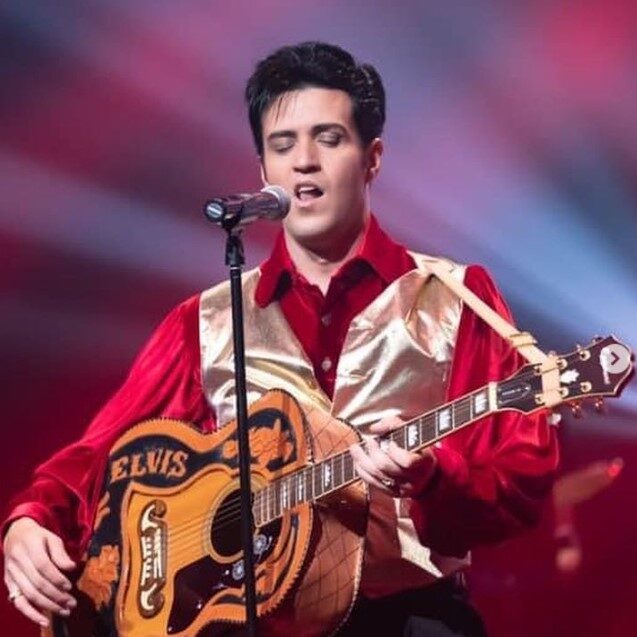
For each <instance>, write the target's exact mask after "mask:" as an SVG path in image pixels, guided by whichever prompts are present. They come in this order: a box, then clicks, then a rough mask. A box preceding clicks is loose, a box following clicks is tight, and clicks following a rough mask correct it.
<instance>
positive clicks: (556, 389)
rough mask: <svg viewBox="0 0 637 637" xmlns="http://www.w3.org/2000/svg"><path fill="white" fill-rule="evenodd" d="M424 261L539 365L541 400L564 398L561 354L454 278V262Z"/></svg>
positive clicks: (554, 402)
mask: <svg viewBox="0 0 637 637" xmlns="http://www.w3.org/2000/svg"><path fill="white" fill-rule="evenodd" d="M424 262H425V264H426V266H427V267H428V268H429V269H430V270H431V272H432V273H433V274H434V275H435V276H436V277H438V278H439V279H440V280H441V281H442V282H443V283H444V284H445V285H446V286H447V287H448V288H449V289H450V290H452V291H453V292H454V293H455V294H457V295H458V297H459V298H460V299H462V301H463V302H464V303H466V304H467V305H468V306H469V307H470V308H471V309H472V310H473V311H474V312H475V313H476V314H477V315H478V316H479V317H480V318H481V319H482V320H483V321H484V322H485V323H486V324H487V325H489V326H490V327H491V328H492V329H493V330H495V331H496V332H497V333H498V334H499V335H500V336H501V337H502V338H503V339H504V340H506V341H507V342H508V343H510V344H511V346H512V347H515V348H516V349H517V350H518V352H519V353H520V354H521V355H522V356H523V357H524V358H525V359H526V360H527V361H529V363H531V364H532V365H536V366H537V367H538V373H540V374H541V375H542V395H541V396H540V397H539V398H538V400H541V401H542V402H541V403H540V404H542V405H544V406H545V407H548V408H550V407H553V406H555V405H557V404H558V403H561V402H562V400H563V398H562V396H561V394H560V370H559V367H558V357H557V356H556V355H555V354H545V353H544V352H543V351H542V350H541V349H540V348H539V347H536V343H537V341H536V340H535V338H533V335H532V334H531V333H529V332H520V331H519V330H518V329H517V328H516V327H515V326H514V325H511V323H509V322H508V321H505V320H504V319H503V318H502V317H501V316H500V315H499V314H498V313H497V312H495V311H494V310H492V309H491V308H490V307H489V306H488V305H487V304H486V303H485V302H484V301H483V300H482V299H480V298H478V297H477V296H476V295H475V294H474V293H473V292H472V291H471V290H470V289H469V288H467V287H466V286H465V285H463V284H462V283H461V282H460V281H458V280H457V279H456V278H454V277H453V275H452V274H451V272H452V270H453V269H454V266H453V264H452V263H451V262H449V261H447V260H445V259H435V258H433V257H426V258H425V259H424Z"/></svg>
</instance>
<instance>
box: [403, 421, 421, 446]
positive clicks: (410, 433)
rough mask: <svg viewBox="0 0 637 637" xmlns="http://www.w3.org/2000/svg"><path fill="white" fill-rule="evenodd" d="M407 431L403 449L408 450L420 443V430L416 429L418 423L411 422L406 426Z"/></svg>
mask: <svg viewBox="0 0 637 637" xmlns="http://www.w3.org/2000/svg"><path fill="white" fill-rule="evenodd" d="M406 431H407V441H406V443H405V449H407V451H410V450H411V449H414V448H415V447H418V446H419V445H420V435H419V434H420V432H419V430H418V425H417V424H416V423H411V424H409V425H407V427H406Z"/></svg>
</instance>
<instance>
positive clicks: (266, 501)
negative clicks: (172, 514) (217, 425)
mask: <svg viewBox="0 0 637 637" xmlns="http://www.w3.org/2000/svg"><path fill="white" fill-rule="evenodd" d="M467 402H468V401H467ZM461 408H462V409H461ZM463 412H467V413H463ZM470 415H471V409H470V407H469V405H467V404H465V405H463V404H461V403H458V404H457V405H456V408H454V416H455V417H456V418H458V417H460V419H462V420H464V418H466V416H470ZM416 423H418V424H419V425H420V427H421V428H422V427H423V426H428V429H429V430H430V431H428V432H427V433H430V432H431V431H435V414H425V415H424V416H423V417H421V418H420V419H415V420H414V421H412V424H416ZM407 424H409V423H407ZM461 424H465V423H464V422H463V423H461ZM421 433H422V432H421ZM388 437H389V438H390V439H392V440H394V441H395V440H396V439H397V438H398V439H399V440H400V438H404V428H402V427H401V429H399V430H396V431H394V432H391V433H390V434H389V436H388ZM400 442H402V443H403V444H404V440H400ZM366 445H367V443H366V442H364V443H363V446H364V447H366ZM327 462H331V463H336V464H337V465H338V468H336V467H334V469H333V472H334V473H335V474H338V473H339V470H340V473H341V474H343V472H344V471H345V470H346V469H347V470H348V471H349V470H351V467H350V466H347V465H349V463H350V462H351V456H350V455H349V452H348V451H344V452H340V453H339V454H335V455H334V456H331V457H330V458H329V459H327V460H323V461H321V462H320V463H318V464H316V465H308V466H307V467H304V468H303V469H301V470H300V471H299V472H298V473H294V474H292V475H291V476H286V477H283V478H281V479H279V480H280V481H284V480H287V481H288V486H289V487H290V489H289V490H290V491H291V492H294V493H295V494H296V493H297V492H298V489H294V488H293V479H295V478H296V482H297V484H299V483H300V482H301V480H302V482H301V483H305V484H307V478H308V477H309V478H311V482H312V483H316V478H317V477H319V478H321V476H320V475H319V476H317V475H311V474H312V473H314V474H316V473H319V474H320V471H317V469H318V467H319V466H322V464H323V463H327ZM301 476H303V477H302V478H301ZM352 479H356V478H355V474H353V475H352V478H348V480H347V482H349V481H351V480H352ZM277 482H279V481H277ZM343 485H344V483H343ZM343 485H339V486H338V487H336V489H337V488H339V487H340V486H343ZM275 486H276V482H273V483H271V484H270V485H268V486H267V487H264V488H263V489H261V490H259V491H257V492H255V498H258V500H259V501H258V502H257V501H256V499H255V502H253V510H258V509H260V510H263V509H265V510H266V511H268V510H269V509H276V508H277V506H276V505H277V498H276V495H277V494H276V491H275V489H274V487H275ZM336 489H329V490H327V491H325V492H324V493H321V494H319V496H318V497H320V496H322V495H326V494H327V493H328V492H330V491H333V490H336ZM268 490H270V491H271V492H270V493H268V494H267V495H263V496H261V497H259V495H258V494H266V492H267V491H268ZM304 491H305V492H307V491H308V489H307V488H306V487H304ZM282 499H283V498H279V503H280V502H281V500H282ZM291 499H292V498H290V500H291ZM295 499H296V498H295ZM301 501H303V499H302V500H301ZM305 501H308V500H307V498H305ZM299 503H300V502H297V503H296V504H299ZM278 508H280V507H278ZM240 509H241V504H240V502H234V503H232V504H231V505H229V506H224V507H222V512H221V513H220V514H219V515H217V516H216V522H217V523H216V524H215V527H216V528H222V527H223V526H225V524H224V522H226V523H233V522H234V521H235V520H236V515H237V513H240ZM209 514H210V512H209V511H207V512H206V513H205V514H203V515H200V516H196V517H195V518H190V519H189V520H188V522H184V523H180V524H179V525H175V526H174V527H173V528H172V530H171V534H172V535H173V537H175V536H176V535H179V534H180V533H181V532H183V531H184V530H185V529H186V528H187V527H190V526H192V525H196V524H199V522H200V521H201V520H203V519H205V518H207V517H209ZM279 515H280V514H279ZM279 515H277V516H275V518H273V519H276V517H279ZM256 517H258V516H256ZM266 518H267V516H266ZM268 521H271V520H268ZM264 523H265V521H264Z"/></svg>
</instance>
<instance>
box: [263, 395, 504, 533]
mask: <svg viewBox="0 0 637 637" xmlns="http://www.w3.org/2000/svg"><path fill="white" fill-rule="evenodd" d="M493 411H495V405H491V404H490V401H489V389H488V387H487V386H485V387H482V388H480V389H477V390H476V391H474V392H472V393H470V394H467V395H465V396H462V397H461V398H458V399H457V400H455V401H453V402H450V403H447V404H446V405H442V406H441V407H437V408H436V409H434V410H432V411H429V412H427V413H425V414H422V415H421V416H418V417H416V418H414V419H413V420H410V421H409V422H406V423H405V424H404V425H403V426H401V427H399V428H398V429H395V430H393V431H392V432H391V433H390V434H388V435H387V436H385V437H384V439H386V440H393V441H394V442H395V443H396V444H397V445H398V446H399V447H402V448H403V449H406V450H407V451H418V450H419V449H422V448H423V447H427V446H428V445H431V444H433V443H434V442H436V441H438V440H440V439H441V438H444V437H445V436H448V435H449V434H450V433H453V432H454V431H457V430H458V429H460V428H461V427H464V426H466V425H468V424H470V423H472V422H474V421H476V420H479V419H480V418H483V417H484V416H486V415H488V414H490V413H493ZM381 444H382V443H381ZM358 479H359V477H358V474H357V473H356V470H355V469H354V461H353V459H352V456H351V454H350V453H349V451H348V450H346V451H341V452H339V453H337V454H334V455H333V456H330V457H328V458H325V459H324V460H321V461H319V462H316V463H314V464H311V465H308V466H306V467H304V468H303V469H299V470H297V471H295V472H293V473H291V474H289V475H287V476H285V477H283V478H280V479H278V480H275V481H273V482H272V483H270V484H269V485H268V486H266V487H264V488H262V489H260V490H258V491H255V492H254V494H253V495H254V499H253V506H252V509H253V515H254V522H255V525H256V526H262V525H263V524H267V523H268V522H272V521H273V520H275V519H277V518H278V517H280V516H281V515H282V513H283V512H284V511H286V510H287V509H290V508H293V507H295V506H296V505H298V504H301V503H303V502H313V501H315V500H318V499H319V498H320V497H322V496H325V495H328V494H329V493H332V492H334V491H336V490H337V489H340V488H341V487H343V486H345V485H347V484H350V483H351V482H354V480H358Z"/></svg>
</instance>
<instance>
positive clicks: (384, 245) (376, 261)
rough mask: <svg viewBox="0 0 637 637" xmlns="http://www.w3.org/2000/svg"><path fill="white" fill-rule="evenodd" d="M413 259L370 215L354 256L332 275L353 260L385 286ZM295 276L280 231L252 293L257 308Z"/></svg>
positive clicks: (268, 301) (295, 272) (267, 301)
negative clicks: (373, 274)
mask: <svg viewBox="0 0 637 637" xmlns="http://www.w3.org/2000/svg"><path fill="white" fill-rule="evenodd" d="M406 260H409V261H411V262H412V263H413V260H412V259H411V258H410V257H409V255H408V253H407V251H406V250H405V248H404V247H403V246H401V245H399V244H398V243H395V242H394V241H393V240H392V239H390V238H389V236H388V235H387V234H386V233H385V232H384V231H383V230H382V229H381V227H380V225H379V224H378V221H376V218H375V217H374V215H370V220H369V223H368V224H367V228H366V229H365V236H364V237H363V241H362V242H361V246H360V248H359V250H358V252H357V254H356V255H354V256H353V257H352V258H351V259H350V260H349V261H347V262H346V263H344V264H343V265H342V266H341V268H340V269H339V271H338V272H337V273H336V274H335V275H334V276H338V274H339V273H340V272H342V271H343V270H344V269H345V268H348V267H350V265H351V264H352V262H354V261H363V262H365V263H368V264H369V265H370V266H371V267H372V268H373V269H374V271H375V272H376V274H378V276H379V277H380V278H381V279H382V280H383V282H384V283H385V285H389V283H391V282H392V281H394V280H395V279H397V278H398V277H399V276H401V275H402V274H404V273H405V262H406ZM296 275H297V271H296V266H295V265H294V263H293V261H292V258H291V257H290V253H289V252H288V249H287V246H286V245H285V238H284V236H283V231H281V232H280V233H279V236H278V237H277V239H276V242H275V244H274V248H273V250H272V253H271V255H270V257H269V258H268V259H267V260H266V261H264V262H263V263H262V264H261V277H260V278H259V282H258V284H257V288H256V290H255V295H254V296H255V301H256V302H257V305H259V306H260V307H265V306H266V305H268V304H269V303H271V302H272V300H273V299H274V298H275V296H277V293H279V292H280V291H281V290H282V288H283V287H284V286H285V285H289V284H290V282H292V281H293V279H294V278H295V276H296Z"/></svg>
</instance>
